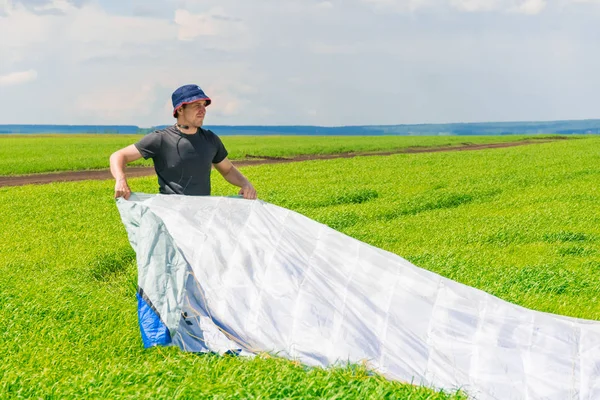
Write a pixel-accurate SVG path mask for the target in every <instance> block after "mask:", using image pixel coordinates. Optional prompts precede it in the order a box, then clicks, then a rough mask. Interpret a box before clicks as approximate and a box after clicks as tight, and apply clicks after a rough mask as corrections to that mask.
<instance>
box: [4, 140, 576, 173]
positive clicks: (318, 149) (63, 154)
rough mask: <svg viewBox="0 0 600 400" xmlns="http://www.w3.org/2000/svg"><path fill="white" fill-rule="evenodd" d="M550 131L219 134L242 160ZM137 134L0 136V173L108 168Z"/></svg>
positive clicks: (233, 155)
mask: <svg viewBox="0 0 600 400" xmlns="http://www.w3.org/2000/svg"><path fill="white" fill-rule="evenodd" d="M216 133H217V134H218V132H216ZM550 136H552V135H543V136H542V135H535V136H534V135H529V136H480V137H475V136H473V137H471V136H469V137H464V136H408V137H407V136H370V137H355V136H318V137H307V136H223V137H222V140H223V143H224V144H225V146H226V148H227V149H228V151H229V158H230V159H233V160H240V159H244V158H247V157H252V156H254V157H256V156H258V157H260V156H267V157H292V156H296V155H305V154H339V153H345V152H359V151H360V152H363V151H382V150H394V149H405V148H408V147H423V146H428V147H429V146H452V145H461V144H477V143H496V142H509V141H518V140H523V139H528V138H536V139H540V138H545V137H550ZM570 137H571V136H570ZM572 137H575V136H572ZM141 138H142V135H92V134H90V135H72V134H68V135H55V134H54V135H0V175H23V174H32V173H38V172H53V171H74V170H88V169H101V168H108V159H109V157H110V155H111V154H112V153H113V152H114V151H116V150H118V149H120V148H122V147H125V146H128V145H130V144H133V143H135V142H137V141H138V140H139V139H141ZM131 165H134V166H141V165H145V166H150V165H152V161H151V160H143V159H140V160H139V161H136V162H134V163H132V164H131Z"/></svg>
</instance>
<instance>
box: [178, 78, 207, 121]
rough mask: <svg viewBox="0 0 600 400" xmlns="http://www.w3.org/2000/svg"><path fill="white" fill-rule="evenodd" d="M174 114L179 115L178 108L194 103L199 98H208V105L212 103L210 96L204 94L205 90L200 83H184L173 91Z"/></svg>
mask: <svg viewBox="0 0 600 400" xmlns="http://www.w3.org/2000/svg"><path fill="white" fill-rule="evenodd" d="M171 100H173V116H176V115H177V109H179V107H181V106H182V105H184V104H189V103H193V102H194V101H198V100H206V105H207V106H208V105H210V103H211V100H210V98H209V97H208V96H207V95H206V94H204V91H203V90H202V89H201V88H200V86H198V85H184V86H182V87H180V88H178V89H177V90H175V91H174V92H173V94H172V95H171Z"/></svg>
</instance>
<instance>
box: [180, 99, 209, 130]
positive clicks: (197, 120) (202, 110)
mask: <svg viewBox="0 0 600 400" xmlns="http://www.w3.org/2000/svg"><path fill="white" fill-rule="evenodd" d="M180 115H181V117H183V121H184V122H186V123H188V124H189V125H193V126H202V122H204V116H205V115H206V100H198V101H194V102H193V103H189V104H187V105H185V107H182V108H181V114H180Z"/></svg>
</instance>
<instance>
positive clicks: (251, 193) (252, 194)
mask: <svg viewBox="0 0 600 400" xmlns="http://www.w3.org/2000/svg"><path fill="white" fill-rule="evenodd" d="M214 166H215V169H216V170H217V171H219V173H220V174H221V175H223V178H225V180H226V181H227V182H229V183H231V184H232V185H235V186H238V187H240V192H239V194H241V195H242V196H244V198H245V199H256V189H254V186H252V184H251V183H250V181H249V180H248V179H247V178H246V177H245V176H244V175H243V174H242V173H241V172H240V171H239V170H238V169H237V168H236V167H235V166H234V165H233V164H232V163H231V161H229V159H228V158H227V157H225V159H223V161H221V162H220V163H217V164H214Z"/></svg>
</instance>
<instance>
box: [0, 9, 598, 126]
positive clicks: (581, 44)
mask: <svg viewBox="0 0 600 400" xmlns="http://www.w3.org/2000/svg"><path fill="white" fill-rule="evenodd" d="M599 21H600V0H329V1H323V0H131V1H125V0H0V124H10V123H18V124H25V123H33V124H134V125H139V126H143V127H147V126H151V125H157V124H164V123H171V122H172V118H171V117H170V112H171V108H172V105H171V97H170V96H171V93H172V92H173V90H174V89H175V88H177V87H178V86H180V85H183V84H187V83H195V84H198V85H200V86H201V87H202V88H203V89H204V90H205V91H206V93H207V94H208V95H209V96H210V97H211V98H212V99H213V104H212V105H211V106H210V107H209V109H208V116H207V124H210V125H215V124H231V125H240V124H261V125H292V124H299V125H325V126H336V125H366V124H402V123H436V122H478V121H520V120H554V119H583V118H600V50H599V49H600V47H599V46H600V22H599Z"/></svg>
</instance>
